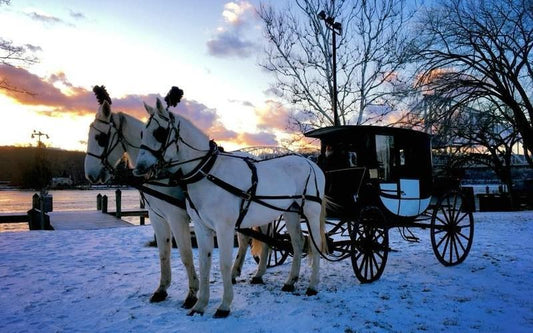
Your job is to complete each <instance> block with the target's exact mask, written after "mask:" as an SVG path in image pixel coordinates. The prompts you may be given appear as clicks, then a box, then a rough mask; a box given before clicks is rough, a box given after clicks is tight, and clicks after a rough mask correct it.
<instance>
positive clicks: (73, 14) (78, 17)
mask: <svg viewBox="0 0 533 333" xmlns="http://www.w3.org/2000/svg"><path fill="white" fill-rule="evenodd" d="M69 12H70V17H72V18H73V19H75V20H85V19H86V18H87V17H86V16H85V14H83V13H82V12H76V11H74V10H72V9H70V10H69Z"/></svg>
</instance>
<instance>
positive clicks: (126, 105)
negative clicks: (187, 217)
mask: <svg viewBox="0 0 533 333" xmlns="http://www.w3.org/2000/svg"><path fill="white" fill-rule="evenodd" d="M2 82H6V83H9V87H10V88H11V89H2V87H4V88H5V87H6V86H5V85H3V86H2V85H0V94H3V95H5V96H7V97H9V98H11V99H13V100H15V101H16V102H17V103H19V104H22V105H27V106H32V107H34V109H39V111H36V112H37V113H39V114H41V115H44V116H49V117H55V116H61V115H64V114H72V115H93V114H95V113H96V111H97V110H98V103H97V101H96V98H95V96H94V94H93V92H92V87H91V88H89V89H86V88H83V87H77V86H75V85H73V84H72V82H70V81H69V80H68V77H67V75H66V74H65V73H63V72H58V73H54V74H52V75H50V76H48V77H45V78H41V77H39V76H37V75H35V74H33V73H30V72H29V71H27V70H26V69H24V68H17V67H13V66H9V65H0V83H2ZM97 84H101V83H99V82H97ZM106 88H107V90H108V91H109V94H110V95H111V99H112V101H113V104H112V109H113V111H115V112H118V111H121V112H125V113H128V114H130V115H132V116H134V117H136V118H138V119H143V118H146V117H147V113H146V111H145V109H144V106H143V101H144V102H146V103H147V104H150V105H154V104H155V101H156V98H161V99H162V100H163V97H162V96H161V95H160V94H144V95H138V94H128V95H125V96H121V97H115V96H113V89H112V88H111V87H106ZM267 105H268V106H269V108H266V109H265V110H263V111H260V112H259V114H260V115H262V116H261V119H262V121H261V124H263V128H262V130H263V131H262V132H260V133H238V132H235V131H233V130H230V129H228V128H226V127H225V126H224V124H223V123H222V122H221V120H220V117H219V116H218V114H217V111H216V109H213V108H209V107H207V106H206V105H204V104H203V103H201V102H198V101H195V100H188V99H183V100H182V101H181V102H180V103H179V104H178V106H177V107H176V108H175V109H173V110H172V111H173V112H175V113H177V114H180V115H182V116H184V117H186V118H187V119H189V120H191V121H192V122H193V123H194V124H195V125H196V126H198V128H200V129H201V130H202V131H204V132H205V133H207V134H208V135H209V136H210V137H211V138H213V139H215V140H218V141H226V142H233V143H235V144H239V145H242V146H258V145H260V146H264V145H276V144H277V140H276V136H275V135H274V134H272V133H268V132H267V131H266V129H272V128H277V126H273V124H274V123H275V122H274V121H273V120H275V119H271V120H272V122H269V119H270V117H269V116H268V115H267V114H268V113H269V112H267V111H266V110H267V109H268V110H271V111H270V112H277V113H275V114H274V117H280V116H281V115H282V114H283V112H282V111H280V110H281V107H276V104H275V103H274V102H269V103H268V104H267ZM2 111H4V112H7V111H8V110H5V109H4V110H0V112H2Z"/></svg>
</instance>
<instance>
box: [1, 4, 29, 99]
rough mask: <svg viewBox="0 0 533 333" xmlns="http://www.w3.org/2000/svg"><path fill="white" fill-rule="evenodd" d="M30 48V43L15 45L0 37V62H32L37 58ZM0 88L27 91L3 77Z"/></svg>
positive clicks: (13, 63)
mask: <svg viewBox="0 0 533 333" xmlns="http://www.w3.org/2000/svg"><path fill="white" fill-rule="evenodd" d="M10 3H11V1H10V0H0V6H2V5H9V4H10ZM31 49H32V47H31V46H30V45H16V44H14V43H13V41H10V40H6V39H4V38H2V37H0V64H3V65H10V66H21V65H31V64H34V63H36V62H37V61H38V60H37V58H36V57H35V56H34V55H33V53H32V52H31ZM0 89H6V90H11V91H16V92H20V93H28V92H27V91H26V90H24V89H21V88H18V87H15V86H13V85H11V84H9V82H8V81H7V80H6V79H5V78H3V77H0Z"/></svg>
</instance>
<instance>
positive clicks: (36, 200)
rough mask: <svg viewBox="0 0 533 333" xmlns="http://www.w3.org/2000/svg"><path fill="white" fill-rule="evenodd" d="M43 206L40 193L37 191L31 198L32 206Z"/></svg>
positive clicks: (37, 207)
mask: <svg viewBox="0 0 533 333" xmlns="http://www.w3.org/2000/svg"><path fill="white" fill-rule="evenodd" d="M40 207H41V205H40V203H39V194H37V193H35V194H34V195H33V197H32V198H31V208H33V209H39V208H40Z"/></svg>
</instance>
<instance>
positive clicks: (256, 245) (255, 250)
mask: <svg viewBox="0 0 533 333" xmlns="http://www.w3.org/2000/svg"><path fill="white" fill-rule="evenodd" d="M253 229H258V228H255V227H254V228H253ZM264 245H266V244H264V243H263V242H261V241H259V240H257V239H255V238H254V237H252V244H251V245H250V253H251V254H252V256H254V257H260V256H261V250H262V248H263V246H264Z"/></svg>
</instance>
